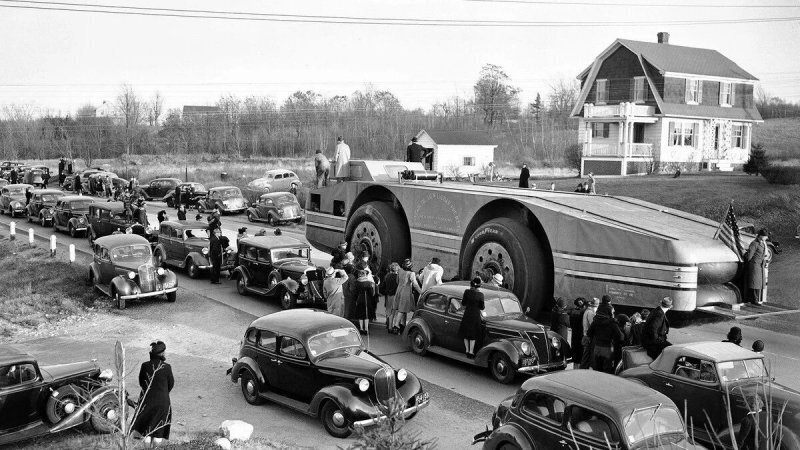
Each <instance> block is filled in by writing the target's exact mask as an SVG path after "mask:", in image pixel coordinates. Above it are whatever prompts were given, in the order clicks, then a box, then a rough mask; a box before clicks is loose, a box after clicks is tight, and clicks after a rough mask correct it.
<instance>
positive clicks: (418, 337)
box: [408, 328, 428, 356]
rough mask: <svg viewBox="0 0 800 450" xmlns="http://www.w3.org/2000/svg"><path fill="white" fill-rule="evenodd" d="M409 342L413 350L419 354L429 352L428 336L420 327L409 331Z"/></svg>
mask: <svg viewBox="0 0 800 450" xmlns="http://www.w3.org/2000/svg"><path fill="white" fill-rule="evenodd" d="M408 344H409V345H410V346H411V351H412V352H414V353H415V354H417V355H419V356H425V354H426V353H428V338H426V337H425V334H424V333H423V332H422V331H421V330H420V329H419V328H414V329H413V330H411V331H410V332H409V333H408Z"/></svg>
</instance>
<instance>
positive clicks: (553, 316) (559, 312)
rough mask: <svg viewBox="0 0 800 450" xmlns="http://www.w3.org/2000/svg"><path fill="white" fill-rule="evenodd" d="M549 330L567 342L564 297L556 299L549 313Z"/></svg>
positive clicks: (567, 326)
mask: <svg viewBox="0 0 800 450" xmlns="http://www.w3.org/2000/svg"><path fill="white" fill-rule="evenodd" d="M550 329H551V330H553V331H555V332H556V333H558V334H560V335H561V337H563V338H564V340H565V341H566V340H569V312H567V300H566V299H565V298H564V297H558V298H557V299H556V304H555V306H553V310H552V311H551V312H550Z"/></svg>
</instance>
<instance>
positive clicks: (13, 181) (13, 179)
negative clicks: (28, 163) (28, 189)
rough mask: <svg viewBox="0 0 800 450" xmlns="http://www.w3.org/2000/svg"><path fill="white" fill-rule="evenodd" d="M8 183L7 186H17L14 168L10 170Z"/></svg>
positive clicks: (15, 169)
mask: <svg viewBox="0 0 800 450" xmlns="http://www.w3.org/2000/svg"><path fill="white" fill-rule="evenodd" d="M8 181H9V183H8V184H17V168H16V167H12V168H11V173H10V174H8Z"/></svg>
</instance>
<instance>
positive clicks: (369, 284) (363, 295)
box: [354, 269, 378, 333]
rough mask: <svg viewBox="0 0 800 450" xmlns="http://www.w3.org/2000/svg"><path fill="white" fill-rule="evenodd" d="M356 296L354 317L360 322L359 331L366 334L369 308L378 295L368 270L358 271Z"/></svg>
mask: <svg viewBox="0 0 800 450" xmlns="http://www.w3.org/2000/svg"><path fill="white" fill-rule="evenodd" d="M354 294H355V295H354V297H355V300H356V301H355V311H354V315H355V318H356V320H358V323H359V330H360V331H361V332H362V333H366V332H367V331H368V329H369V328H368V325H369V312H368V308H369V305H370V304H371V303H372V302H374V301H375V297H376V296H377V295H378V292H377V289H376V287H375V282H374V281H372V277H371V276H369V273H368V272H367V271H366V270H363V269H361V270H359V271H358V278H357V279H356V285H355V292H354Z"/></svg>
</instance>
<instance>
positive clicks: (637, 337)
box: [630, 312, 644, 345]
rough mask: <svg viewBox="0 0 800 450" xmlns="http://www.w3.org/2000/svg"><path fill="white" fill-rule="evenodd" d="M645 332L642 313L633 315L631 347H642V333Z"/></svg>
mask: <svg viewBox="0 0 800 450" xmlns="http://www.w3.org/2000/svg"><path fill="white" fill-rule="evenodd" d="M643 330H644V320H642V315H641V313H638V312H636V313H633V315H632V316H631V339H630V342H631V343H630V345H642V332H643Z"/></svg>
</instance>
